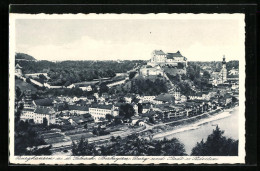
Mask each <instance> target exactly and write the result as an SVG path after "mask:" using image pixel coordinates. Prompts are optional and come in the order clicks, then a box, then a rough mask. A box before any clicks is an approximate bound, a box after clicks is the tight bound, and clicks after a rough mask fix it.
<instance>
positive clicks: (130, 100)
mask: <svg viewBox="0 0 260 171" xmlns="http://www.w3.org/2000/svg"><path fill="white" fill-rule="evenodd" d="M124 99H125V102H126V103H131V102H132V97H127V96H126V97H124Z"/></svg>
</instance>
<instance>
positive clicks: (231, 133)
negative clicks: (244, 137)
mask: <svg viewBox="0 0 260 171" xmlns="http://www.w3.org/2000/svg"><path fill="white" fill-rule="evenodd" d="M238 108H239V107H235V108H234V109H233V111H230V112H228V111H225V112H223V113H220V114H217V115H215V116H211V117H210V118H207V119H204V120H201V121H199V122H198V123H195V124H193V125H192V126H190V127H191V129H189V130H187V131H182V132H178V133H175V134H171V135H169V136H166V138H168V139H171V138H173V137H175V138H178V139H179V140H180V142H182V143H183V144H184V145H185V150H186V153H187V154H188V155H190V153H191V150H192V148H193V147H194V146H196V144H197V142H200V141H201V140H202V139H204V141H206V139H207V137H208V135H210V134H211V133H212V131H213V129H215V128H216V125H218V126H219V128H220V129H221V130H223V131H225V132H224V136H226V137H231V138H233V139H235V140H237V139H238V122H239V120H238V119H239V117H238V116H239V115H238V114H239V110H238ZM203 122H206V123H203ZM202 123H203V124H202Z"/></svg>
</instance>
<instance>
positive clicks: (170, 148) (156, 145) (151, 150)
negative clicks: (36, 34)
mask: <svg viewBox="0 0 260 171" xmlns="http://www.w3.org/2000/svg"><path fill="white" fill-rule="evenodd" d="M110 142H111V143H110V145H107V146H101V147H98V146H96V145H95V144H90V143H89V142H88V140H86V139H83V138H82V139H81V140H80V141H79V143H75V142H73V145H72V154H73V155H75V156H86V155H103V156H184V155H186V153H185V149H184V145H183V144H182V143H180V142H179V141H178V139H176V138H173V139H171V140H168V139H163V140H147V139H143V138H141V137H139V136H138V135H136V134H134V135H130V136H128V137H126V138H121V137H119V136H118V137H111V141H110Z"/></svg>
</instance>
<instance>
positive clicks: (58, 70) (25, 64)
mask: <svg viewBox="0 0 260 171" xmlns="http://www.w3.org/2000/svg"><path fill="white" fill-rule="evenodd" d="M142 64H144V61H141V60H135V61H129V60H126V61H122V62H120V63H119V62H116V61H61V62H51V61H37V62H36V61H19V65H20V66H21V67H22V71H23V73H24V74H27V73H39V72H47V73H48V76H49V77H50V80H48V81H49V82H50V83H51V84H52V85H57V86H68V85H70V84H72V83H75V82H83V81H91V80H93V79H98V78H100V77H101V78H104V77H114V76H115V75H116V74H115V73H125V72H127V71H129V70H131V69H133V68H134V67H136V66H139V65H142Z"/></svg>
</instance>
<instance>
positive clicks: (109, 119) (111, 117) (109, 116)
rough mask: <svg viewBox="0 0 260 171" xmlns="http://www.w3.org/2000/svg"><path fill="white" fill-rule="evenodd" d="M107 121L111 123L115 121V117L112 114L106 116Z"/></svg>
mask: <svg viewBox="0 0 260 171" xmlns="http://www.w3.org/2000/svg"><path fill="white" fill-rule="evenodd" d="M106 119H107V120H108V121H109V122H110V121H111V120H112V119H113V116H112V115H110V114H106Z"/></svg>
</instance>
